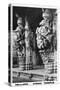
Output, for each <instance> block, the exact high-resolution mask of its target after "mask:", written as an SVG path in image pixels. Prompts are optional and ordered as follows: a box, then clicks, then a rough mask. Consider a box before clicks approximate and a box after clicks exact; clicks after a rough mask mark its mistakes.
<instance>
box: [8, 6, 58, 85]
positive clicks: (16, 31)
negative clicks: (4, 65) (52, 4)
mask: <svg viewBox="0 0 60 90" xmlns="http://www.w3.org/2000/svg"><path fill="white" fill-rule="evenodd" d="M8 19H9V21H8V56H9V58H8V82H9V83H13V84H16V85H18V84H20V83H24V82H26V83H29V82H33V84H34V83H35V84H36V83H41V84H42V83H44V84H46V83H48V84H49V83H51V84H54V83H55V82H56V81H57V9H56V8H43V7H41V8H40V7H39V8H38V7H25V6H12V5H9V7H8Z"/></svg>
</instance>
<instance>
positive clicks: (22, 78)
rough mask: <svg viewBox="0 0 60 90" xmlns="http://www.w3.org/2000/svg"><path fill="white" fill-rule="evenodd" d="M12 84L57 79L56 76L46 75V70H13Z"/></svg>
mask: <svg viewBox="0 0 60 90" xmlns="http://www.w3.org/2000/svg"><path fill="white" fill-rule="evenodd" d="M12 72H13V82H14V83H15V82H34V81H49V80H50V81H54V80H56V79H57V74H48V73H47V70H46V69H37V70H28V71H27V70H25V71H20V69H19V68H14V69H13V70H12Z"/></svg>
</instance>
